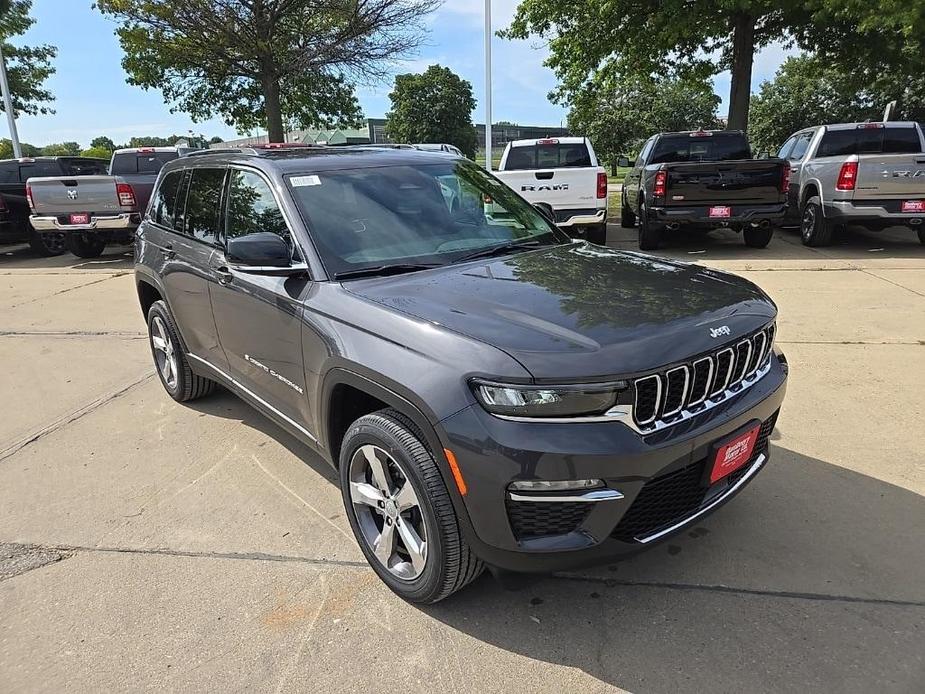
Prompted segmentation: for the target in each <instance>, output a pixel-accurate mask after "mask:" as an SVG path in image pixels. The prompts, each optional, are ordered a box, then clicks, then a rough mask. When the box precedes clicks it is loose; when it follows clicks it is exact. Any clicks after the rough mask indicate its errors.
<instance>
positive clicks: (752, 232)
mask: <svg viewBox="0 0 925 694" xmlns="http://www.w3.org/2000/svg"><path fill="white" fill-rule="evenodd" d="M742 236H743V237H744V238H745V245H746V246H748V247H749V248H765V247H766V246H767V245H768V244H769V243H771V238H772V237H773V236H774V229H772V228H771V227H770V226H766V227H745V230H744V231H743V232H742Z"/></svg>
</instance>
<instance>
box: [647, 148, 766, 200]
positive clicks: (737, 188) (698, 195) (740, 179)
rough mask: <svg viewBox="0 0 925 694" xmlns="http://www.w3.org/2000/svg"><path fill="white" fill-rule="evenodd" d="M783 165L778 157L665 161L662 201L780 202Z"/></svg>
mask: <svg viewBox="0 0 925 694" xmlns="http://www.w3.org/2000/svg"><path fill="white" fill-rule="evenodd" d="M783 166H784V163H783V161H782V160H780V159H741V160H735V161H724V162H706V161H705V162H698V163H690V164H668V165H666V167H667V170H668V186H667V196H666V200H665V205H666V206H667V207H671V206H672V205H691V204H693V205H707V204H713V203H715V204H730V203H737V204H770V203H775V202H780V201H781V200H782V193H781V190H780V188H781V177H782V174H783V171H782V167H783Z"/></svg>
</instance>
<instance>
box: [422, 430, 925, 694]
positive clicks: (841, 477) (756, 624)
mask: <svg viewBox="0 0 925 694" xmlns="http://www.w3.org/2000/svg"><path fill="white" fill-rule="evenodd" d="M923 527H925V498H923V497H922V496H920V495H918V494H915V493H913V492H911V491H908V490H905V489H902V488H900V487H896V486H894V485H891V484H887V483H885V482H882V481H879V480H876V479H873V478H871V477H867V476H864V475H860V474H857V473H855V472H851V471H849V470H846V469H844V468H841V467H838V466H835V465H831V464H829V463H826V462H824V461H821V460H816V459H812V458H808V457H806V456H803V455H800V454H799V453H796V452H793V451H789V450H786V449H783V448H780V447H778V446H774V447H773V448H772V457H771V462H770V464H769V466H768V468H767V469H765V470H764V471H763V472H762V474H761V475H759V477H758V479H757V480H756V481H755V482H754V483H753V484H752V485H751V486H750V487H749V488H748V489H747V490H746V491H745V492H743V494H741V495H740V496H739V497H738V498H737V499H735V500H734V501H732V502H731V503H730V504H728V505H727V506H725V507H724V508H723V509H721V510H720V511H718V512H717V513H716V514H714V515H713V516H711V517H708V518H707V519H705V520H703V521H702V522H701V523H699V524H698V525H697V526H695V527H694V528H692V529H690V530H689V531H688V532H685V533H682V534H681V535H680V536H678V537H675V538H673V539H671V540H669V541H668V542H667V543H665V544H662V545H660V546H658V547H655V548H653V549H652V550H651V551H649V552H647V553H645V554H641V555H638V556H636V557H634V558H631V559H627V560H624V561H622V562H618V563H614V564H611V565H609V566H605V567H601V568H600V569H594V570H587V571H578V572H574V573H570V574H567V575H557V576H553V577H540V578H536V579H532V580H530V581H528V582H527V583H526V585H525V586H523V587H521V588H520V589H519V590H515V591H510V590H505V589H503V588H502V587H500V586H499V585H498V584H497V583H496V582H495V581H493V580H491V579H490V578H489V577H487V576H483V577H482V578H481V579H480V580H479V581H478V582H477V583H476V584H474V585H473V586H470V587H469V588H467V589H466V590H464V591H462V592H460V593H459V594H458V595H456V596H454V597H452V598H450V599H449V600H447V601H445V602H443V603H439V604H437V605H434V606H431V607H427V608H423V609H424V611H425V612H426V613H427V614H429V615H430V616H431V617H433V618H434V619H437V620H439V621H440V622H442V623H444V624H446V625H449V626H451V627H452V628H454V629H456V630H458V631H459V632H462V633H463V634H466V635H468V636H469V637H472V638H475V639H478V640H479V641H481V642H484V643H485V644H490V645H491V646H493V647H495V648H501V649H504V650H505V651H509V652H511V653H514V654H517V655H519V656H524V657H526V658H529V659H531V660H535V661H541V662H546V663H551V664H555V665H559V666H566V667H568V668H575V669H578V670H581V671H583V672H584V673H586V674H587V675H590V676H591V677H593V678H595V679H596V680H598V681H600V682H603V683H606V684H608V685H612V686H615V687H620V688H623V689H628V690H630V691H633V692H637V693H639V694H652V693H656V692H666V693H669V692H670V693H672V694H674V693H675V692H679V691H689V692H701V691H704V692H706V691H714V692H761V691H775V692H780V691H839V692H849V691H852V692H853V691H857V692H864V693H865V694H866V693H868V692H872V691H878V692H886V691H897V692H899V691H902V692H911V691H922V689H921V687H922V685H923V684H925V650H923V649H922V648H921V645H922V630H923V629H925V583H923V582H922V581H921V580H919V578H920V577H921V576H923V575H925V539H923V537H925V533H922V528H923ZM915 577H919V578H915ZM891 601H895V602H891ZM527 684H528V683H524V685H523V686H522V689H521V690H522V691H540V690H543V687H542V686H539V685H537V686H527ZM515 689H516V687H515ZM591 689H593V688H591Z"/></svg>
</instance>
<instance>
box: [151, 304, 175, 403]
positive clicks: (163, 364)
mask: <svg viewBox="0 0 925 694" xmlns="http://www.w3.org/2000/svg"><path fill="white" fill-rule="evenodd" d="M151 323H152V325H151V344H152V345H153V347H154V361H155V362H156V363H157V370H158V371H160V373H161V378H163V379H164V383H165V384H166V385H167V387H168V388H170V389H174V388H176V387H177V355H176V352H175V351H174V345H173V340H171V339H170V333H169V332H168V330H167V326H166V325H164V321H163V320H161V317H160V316H154V320H152V321H151Z"/></svg>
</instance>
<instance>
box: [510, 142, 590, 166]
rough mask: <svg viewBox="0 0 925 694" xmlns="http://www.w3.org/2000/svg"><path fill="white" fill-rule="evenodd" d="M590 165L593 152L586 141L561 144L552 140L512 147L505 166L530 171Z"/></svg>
mask: <svg viewBox="0 0 925 694" xmlns="http://www.w3.org/2000/svg"><path fill="white" fill-rule="evenodd" d="M588 166H591V153H590V152H589V151H588V146H587V145H586V144H585V143H584V142H574V143H567V144H566V143H562V144H560V143H559V142H558V141H557V140H552V141H550V142H549V143H538V144H536V145H532V146H529V147H511V151H510V152H509V153H508V155H507V162H506V163H505V165H504V168H505V170H506V171H528V170H532V169H564V168H573V167H574V168H578V167H588Z"/></svg>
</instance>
